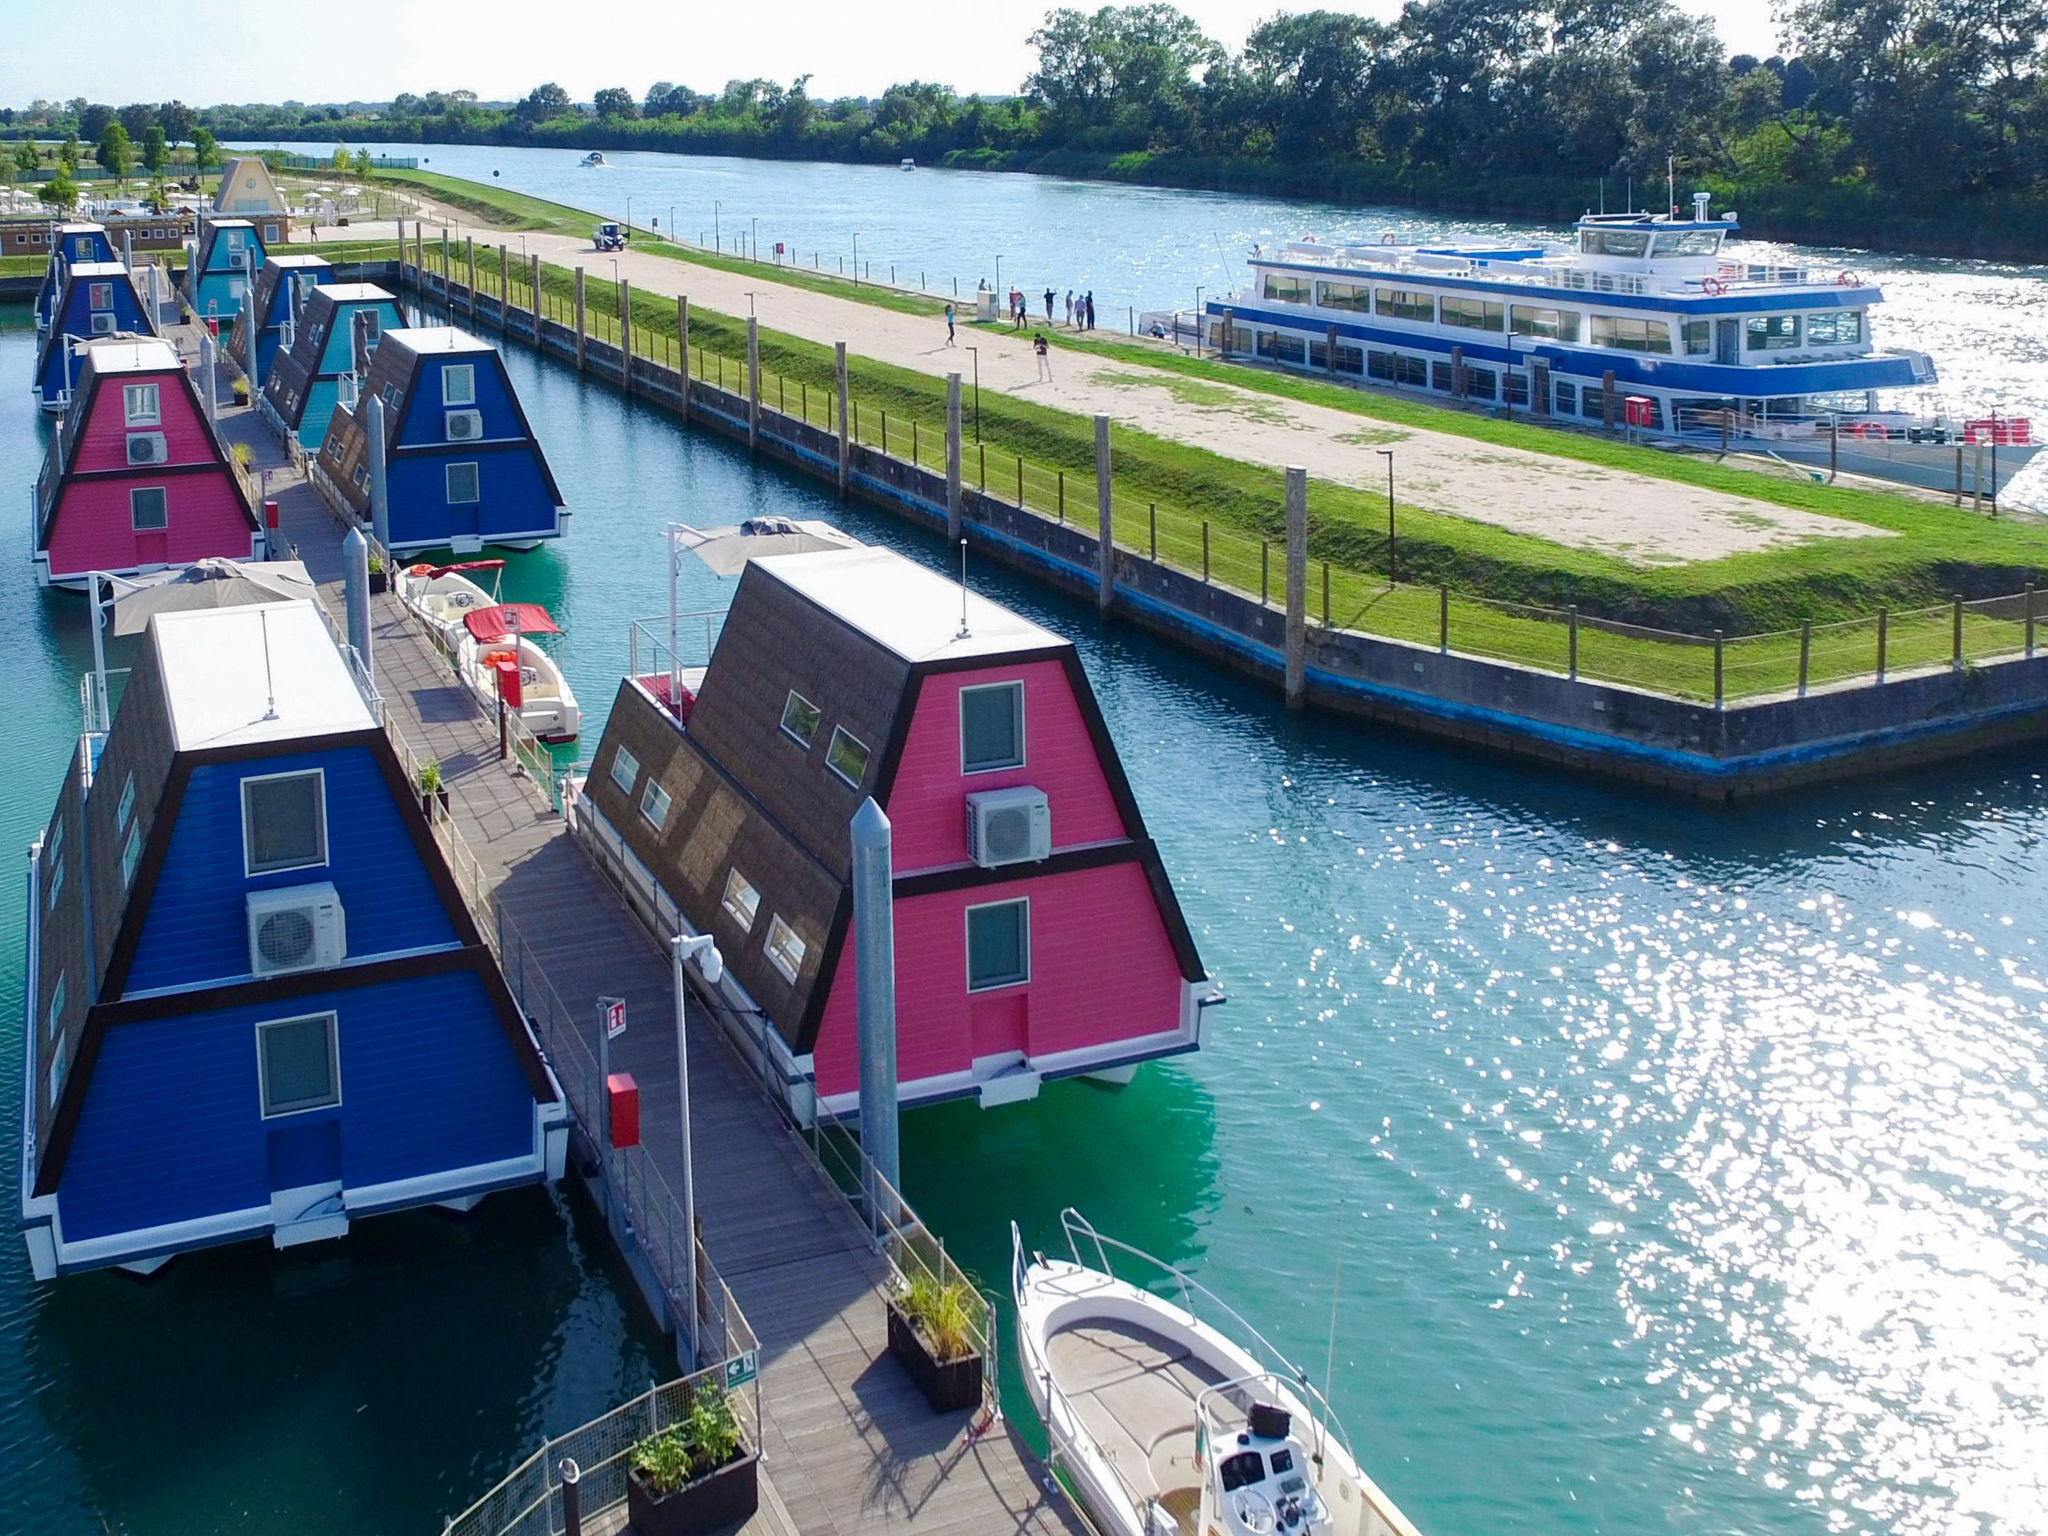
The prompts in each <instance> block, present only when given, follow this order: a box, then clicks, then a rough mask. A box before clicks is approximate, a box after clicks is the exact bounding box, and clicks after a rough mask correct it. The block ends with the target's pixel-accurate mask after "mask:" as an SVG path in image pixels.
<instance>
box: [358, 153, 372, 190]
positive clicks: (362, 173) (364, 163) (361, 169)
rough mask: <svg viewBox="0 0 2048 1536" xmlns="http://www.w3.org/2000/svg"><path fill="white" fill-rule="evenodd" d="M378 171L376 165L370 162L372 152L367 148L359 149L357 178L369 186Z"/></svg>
mask: <svg viewBox="0 0 2048 1536" xmlns="http://www.w3.org/2000/svg"><path fill="white" fill-rule="evenodd" d="M376 172H377V168H376V166H374V165H372V164H371V163H370V152H369V151H368V150H367V149H359V150H357V151H356V164H355V173H356V180H357V181H358V182H359V183H361V184H362V185H363V186H366V187H367V186H368V185H369V184H370V182H371V180H372V178H373V177H374V176H375V175H376Z"/></svg>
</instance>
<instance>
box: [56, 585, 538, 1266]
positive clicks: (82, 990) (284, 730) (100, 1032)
mask: <svg viewBox="0 0 2048 1536" xmlns="http://www.w3.org/2000/svg"><path fill="white" fill-rule="evenodd" d="M30 863H31V876H30V879H31V883H32V894H31V900H30V902H29V918H28V948H27V961H28V974H27V986H26V996H27V1004H28V1005H27V1008H26V1010H25V1018H24V1021H23V1022H24V1038H23V1044H24V1049H25V1052H26V1055H25V1061H26V1063H27V1066H26V1104H25V1110H26V1116H25V1121H24V1124H23V1127H22V1149H21V1150H22V1177H21V1186H20V1187H21V1210H20V1225H21V1227H22V1230H23V1233H24V1236H25V1237H26V1240H27V1244H28V1251H29V1258H30V1262H31V1265H32V1268H33V1270H34V1273H35V1275H36V1277H37V1278H38V1279H44V1280H47V1279H50V1278H51V1277H53V1276H56V1275H61V1274H68V1273H72V1272H74V1271H78V1270H85V1269H92V1268H96V1267H99V1266H102V1265H112V1264H119V1265H123V1266H125V1267H128V1268H131V1269H136V1270H142V1271H145V1272H146V1271H148V1270H150V1269H153V1268H155V1267H156V1266H158V1265H160V1264H161V1263H163V1262H164V1261H165V1260H166V1259H168V1258H169V1257H170V1256H172V1255H174V1254H177V1253H181V1252H184V1251H186V1250H188V1249H192V1248H198V1247H203V1246H206V1245H209V1244H215V1243H226V1242H234V1241H237V1240H241V1239H247V1238H255V1237H264V1236H267V1237H269V1238H270V1239H271V1241H272V1242H273V1243H274V1244H276V1245H277V1246H278V1247H280V1248H283V1247H289V1246H291V1245H293V1244H296V1243H303V1242H309V1241H313V1240H316V1239H321V1238H332V1237H339V1236H341V1235H342V1234H344V1233H345V1232H346V1231H347V1230H348V1227H349V1225H350V1223H351V1222H353V1221H355V1220H357V1219H359V1218H361V1217H364V1216H369V1215H373V1214H376V1213H378V1212H382V1211H392V1210H401V1209H405V1208H407V1207H413V1206H422V1205H427V1204H442V1205H452V1206H455V1207H457V1208H460V1209H466V1208H468V1207H469V1206H470V1205H473V1204H474V1203H475V1202H476V1201H477V1200H479V1199H481V1198H482V1197H483V1196H484V1195H486V1194H488V1193H490V1192H492V1191H494V1190H499V1189H505V1188H508V1187H511V1186H515V1185H524V1184H534V1183H539V1182H541V1181H542V1180H547V1179H554V1178H557V1177H559V1176H560V1174H561V1170H562V1163H563V1156H564V1151H565V1148H566V1143H567V1118H566V1112H565V1109H564V1106H563V1102H562V1095H561V1092H560V1089H559V1086H558V1085H557V1083H556V1082H555V1080H554V1078H553V1076H552V1074H551V1073H550V1071H549V1069H548V1066H547V1064H546V1062H545V1061H544V1060H543V1059H542V1056H541V1054H540V1051H539V1049H538V1047H537V1046H536V1044H535V1041H534V1038H533V1035H532V1034H531V1032H530V1031H529V1029H528V1027H527V1024H526V1021H525V1020H524V1018H522V1016H521V1014H520V1011H519V1008H518V1005H517V1004H516V1003H515V1002H514V1000H513V998H512V996H511V994H510V993H509V992H508V991H507V990H506V987H505V983H504V979H503V977H502V976H501V975H500V974H499V971H498V969H497V966H496V964H495V962H494V961H493V959H492V957H491V953H490V951H489V949H488V948H486V947H485V944H484V942H483V938H482V935H481V934H480V933H479V932H478V930H477V927H476V924H475V922H474V921H473V919H472V918H471V916H470V913H469V909H468V908H467V907H466V906H465V905H464V903H463V900H462V896H461V893H460V891H459V890H458V889H457V887H456V885H455V882H454V879H453V877H452V876H451V875H450V874H449V872H448V866H447V864H446V863H445V862H444V861H443V859H442V857H441V853H440V851H439V848H438V845H437V844H436V842H435V840H434V835H433V831H432V829H431V827H430V826H429V825H428V823H427V819H426V816H425V815H424V813H423V812H422V810H421V806H420V798H419V794H418V792H417V790H416V789H415V788H414V787H413V785H412V784H411V783H410V782H409V781H408V780H407V778H406V776H405V773H404V771H403V769H402V768H401V767H400V764H399V761H398V759H397V757H396V755H395V753H394V752H393V749H392V746H391V743H390V740H389V738H388V737H386V736H385V734H384V732H383V731H382V730H381V729H380V728H379V727H378V724H377V719H376V715H375V713H374V711H373V708H372V706H371V705H370V703H369V702H367V701H366V700H365V698H364V696H363V694H362V693H361V692H360V691H359V690H358V687H357V684H356V682H355V681H354V675H353V673H352V672H351V670H350V667H349V664H348V662H347V661H346V659H345V658H344V656H343V653H342V651H341V650H340V648H339V647H338V646H337V644H336V643H335V641H334V640H333V639H332V638H331V636H330V635H329V632H328V629H327V626H326V623H325V621H324V620H323V619H322V618H321V616H320V614H319V613H318V612H317V611H316V610H315V608H314V606H313V604H311V603H310V602H305V601H299V602H286V603H268V604H259V605H253V606H248V607H239V608H218V609H205V610H194V611H190V612H182V613H159V614H158V615H157V616H156V617H155V618H154V619H152V620H151V627H150V629H149V631H148V632H147V633H146V635H145V636H144V638H143V640H142V642H141V647H140V650H139V652H138V653H137V656H136V661H135V667H134V671H133V672H132V673H131V675H130V677H129V679H128V684H127V688H126V690H125V692H124V694H123V696H122V699H121V706H120V712H119V713H118V714H117V715H116V717H115V719H114V723H113V728H112V730H111V731H110V732H108V733H106V734H105V735H104V736H103V737H99V736H88V737H87V738H86V739H85V740H83V741H82V742H81V743H80V745H79V750H78V751H77V753H76V754H75V755H74V756H73V757H72V758H71V760H70V762H69V764H68V766H67V767H66V770H65V774H64V782H63V785H62V788H61V790H60V791H59V794H58V797H57V806H56V811H55V813H54V814H53V815H52V816H51V818H50V821H49V824H48V827H47V829H46V830H45V831H44V833H43V834H42V836H41V837H40V838H38V839H37V841H36V843H35V845H34V848H33V849H32V850H31V855H30Z"/></svg>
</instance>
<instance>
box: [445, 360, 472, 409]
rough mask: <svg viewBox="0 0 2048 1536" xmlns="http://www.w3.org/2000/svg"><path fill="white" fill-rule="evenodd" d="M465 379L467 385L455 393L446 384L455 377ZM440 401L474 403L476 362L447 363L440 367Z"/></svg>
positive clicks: (452, 403) (447, 403)
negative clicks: (458, 392)
mask: <svg viewBox="0 0 2048 1536" xmlns="http://www.w3.org/2000/svg"><path fill="white" fill-rule="evenodd" d="M458 376H459V377H461V378H462V379H464V380H466V381H467V387H466V388H464V389H463V390H462V392H461V393H460V394H457V393H456V392H455V391H454V390H452V389H450V388H449V387H448V386H449V384H450V383H451V382H453V381H454V380H455V379H456V378H457V377H458ZM441 403H442V404H443V405H475V404H476V364H475V363H448V364H445V365H444V366H443V367H442V369H441Z"/></svg>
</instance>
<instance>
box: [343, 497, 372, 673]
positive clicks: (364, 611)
mask: <svg viewBox="0 0 2048 1536" xmlns="http://www.w3.org/2000/svg"><path fill="white" fill-rule="evenodd" d="M341 589H342V607H343V611H344V612H345V613H346V614H347V616H348V643H349V646H350V648H351V649H353V650H354V651H355V653H356V659H357V660H358V661H360V662H361V663H362V664H363V673H364V675H365V676H366V677H375V676H376V675H377V674H376V673H375V672H373V671H371V670H370V668H371V662H370V541H369V540H368V539H366V538H364V537H363V530H362V529H360V528H351V529H349V531H348V532H347V533H345V534H343V535H342V537H341Z"/></svg>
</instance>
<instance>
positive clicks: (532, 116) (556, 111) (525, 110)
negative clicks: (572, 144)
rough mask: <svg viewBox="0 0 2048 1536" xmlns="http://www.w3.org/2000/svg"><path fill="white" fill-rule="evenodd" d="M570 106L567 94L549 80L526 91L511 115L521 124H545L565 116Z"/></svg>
mask: <svg viewBox="0 0 2048 1536" xmlns="http://www.w3.org/2000/svg"><path fill="white" fill-rule="evenodd" d="M570 106H571V102H570V100H569V93H568V92H567V91H565V90H563V89H562V88H561V87H560V86H559V85H557V84H555V82H554V81H552V80H550V81H549V82H548V83H547V84H546V85H537V86H535V87H534V88H533V89H532V90H530V91H528V92H527V93H526V95H525V97H523V98H522V99H521V101H520V103H519V105H518V106H516V107H514V108H513V109H512V115H513V116H514V117H515V118H517V119H518V120H519V121H520V122H522V123H547V122H552V121H554V119H556V118H558V117H562V116H565V115H566V114H567V113H568V111H569V108H570Z"/></svg>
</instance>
